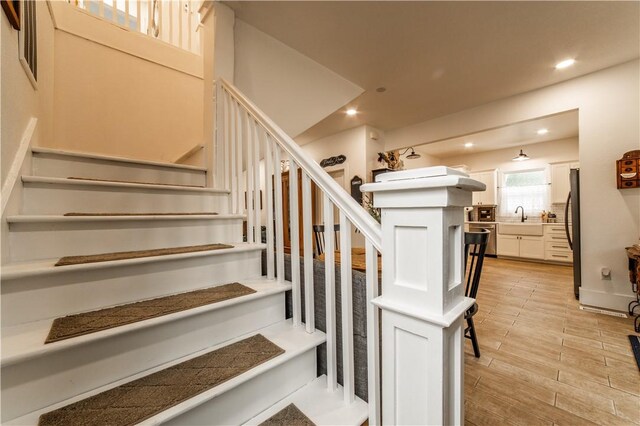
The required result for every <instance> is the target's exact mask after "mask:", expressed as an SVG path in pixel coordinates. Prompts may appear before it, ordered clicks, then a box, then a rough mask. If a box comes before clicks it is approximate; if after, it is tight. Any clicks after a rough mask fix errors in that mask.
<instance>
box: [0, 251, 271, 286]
mask: <svg viewBox="0 0 640 426" xmlns="http://www.w3.org/2000/svg"><path fill="white" fill-rule="evenodd" d="M233 246H234V247H232V248H228V249H226V248H225V249H220V250H209V251H198V252H188V253H179V254H168V255H164V256H151V257H139V258H135V259H122V260H112V261H108V262H95V263H82V264H78V265H68V266H64V267H60V266H58V267H56V266H54V265H55V263H56V262H57V261H58V260H59V259H58V258H56V259H44V260H37V261H29V262H19V263H9V264H6V265H2V271H1V274H0V277H1V279H2V280H6V279H15V278H23V277H29V276H35V275H45V274H52V273H63V272H67V271H84V270H89V269H100V268H109V267H113V266H120V265H135V264H143V263H152V262H162V261H169V260H176V259H183V258H190V257H203V256H216V255H223V254H228V253H234V252H246V251H256V250H262V249H264V248H266V244H261V243H233Z"/></svg>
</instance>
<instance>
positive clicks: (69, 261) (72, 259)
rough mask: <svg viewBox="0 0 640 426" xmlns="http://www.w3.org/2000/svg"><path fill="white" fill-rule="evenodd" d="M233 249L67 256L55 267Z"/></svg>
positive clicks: (224, 246) (215, 247)
mask: <svg viewBox="0 0 640 426" xmlns="http://www.w3.org/2000/svg"><path fill="white" fill-rule="evenodd" d="M229 248H233V246H230V245H228V244H202V245H198V246H185V247H169V248H161V249H153V250H137V251H119V252H114V253H102V254H91V255H88V256H65V257H62V258H60V260H58V262H57V263H56V264H55V266H68V265H80V264H83V263H95V262H110V261H112V260H125V259H138V258H141V257H155V256H167V255H170V254H181V253H193V252H200V251H209V250H221V249H229Z"/></svg>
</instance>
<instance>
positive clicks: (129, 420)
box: [38, 334, 284, 426]
mask: <svg viewBox="0 0 640 426" xmlns="http://www.w3.org/2000/svg"><path fill="white" fill-rule="evenodd" d="M283 353H284V350H283V349H282V348H280V347H279V346H277V345H276V344H274V343H272V342H271V341H270V340H268V339H267V338H265V337H264V336H262V335H261V334H256V335H254V336H252V337H249V338H247V339H244V340H241V341H239V342H236V343H232V344H230V345H228V346H225V347H223V348H220V349H217V350H214V351H212V352H209V353H207V354H204V355H200V356H198V357H196V358H193V359H190V360H188V361H185V362H182V363H180V364H177V365H174V366H172V367H170V368H167V369H164V370H160V371H158V372H156V373H153V374H150V375H148V376H144V377H142V378H140V379H137V380H134V381H132V382H129V383H126V384H124V385H121V386H118V387H115V388H112V389H110V390H108V391H105V392H102V393H99V394H97V395H94V396H91V397H89V398H86V399H83V400H81V401H78V402H75V403H73V404H70V405H67V406H65V407H62V408H59V409H57V410H54V411H50V412H48V413H45V414H43V415H41V416H40V420H39V422H38V424H39V425H40V426H62V425H64V426H76V425H78V426H79V425H88V424H103V425H110V426H125V425H133V424H136V423H139V422H141V421H143V420H145V419H148V418H150V417H152V416H154V415H156V414H158V413H160V412H162V411H164V410H166V409H168V408H170V407H172V406H174V405H177V404H179V403H181V402H183V401H186V400H187V399H189V398H192V397H194V396H196V395H198V394H200V393H202V392H205V391H206V390H208V389H211V388H213V387H215V386H217V385H219V384H221V383H224V382H226V381H227V380H230V379H232V378H234V377H236V376H239V375H241V374H242V373H244V372H246V371H248V370H250V369H252V368H254V367H256V366H258V365H260V364H262V363H264V362H266V361H268V360H270V359H272V358H275V357H277V356H278V355H281V354H283Z"/></svg>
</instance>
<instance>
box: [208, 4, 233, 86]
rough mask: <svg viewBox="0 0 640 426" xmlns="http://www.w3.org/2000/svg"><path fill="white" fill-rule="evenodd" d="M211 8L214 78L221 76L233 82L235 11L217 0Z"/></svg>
mask: <svg viewBox="0 0 640 426" xmlns="http://www.w3.org/2000/svg"><path fill="white" fill-rule="evenodd" d="M213 10H214V14H215V42H214V43H215V47H214V70H213V74H214V76H215V78H218V77H223V78H224V79H225V80H227V81H228V82H230V83H233V81H234V73H235V58H234V44H235V42H234V26H235V13H234V12H233V10H232V9H231V8H230V7H229V6H227V5H225V4H222V3H219V2H214V4H213Z"/></svg>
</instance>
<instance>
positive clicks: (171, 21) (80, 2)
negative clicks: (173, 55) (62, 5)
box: [67, 0, 201, 54]
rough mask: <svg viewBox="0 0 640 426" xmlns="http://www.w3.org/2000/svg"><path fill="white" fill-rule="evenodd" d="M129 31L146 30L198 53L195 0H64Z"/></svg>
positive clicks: (198, 36) (198, 21)
mask: <svg viewBox="0 0 640 426" xmlns="http://www.w3.org/2000/svg"><path fill="white" fill-rule="evenodd" d="M67 2H68V3H71V4H73V5H75V6H76V7H78V8H80V9H82V10H84V11H86V12H88V13H90V14H91V15H94V16H97V17H99V18H102V19H104V20H106V21H109V22H111V23H113V24H115V25H118V26H120V27H123V28H126V29H128V30H130V31H136V32H139V33H143V34H147V35H148V36H150V37H153V38H156V39H158V40H162V41H164V42H166V43H169V44H171V45H173V46H176V47H178V48H180V49H183V50H187V51H189V52H193V53H196V54H200V31H199V25H200V13H199V12H198V6H199V5H200V3H201V2H199V1H196V0H67Z"/></svg>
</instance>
